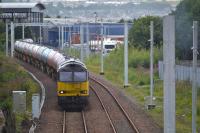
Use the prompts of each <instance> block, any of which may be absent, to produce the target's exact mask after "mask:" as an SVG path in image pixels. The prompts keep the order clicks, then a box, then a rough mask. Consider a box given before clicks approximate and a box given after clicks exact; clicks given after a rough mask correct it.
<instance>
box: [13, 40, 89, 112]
mask: <svg viewBox="0 0 200 133" xmlns="http://www.w3.org/2000/svg"><path fill="white" fill-rule="evenodd" d="M14 49H15V57H17V58H19V59H21V60H23V61H25V62H28V63H30V64H32V65H33V66H35V67H37V68H39V69H41V71H43V72H44V73H47V74H48V75H49V76H51V77H52V78H53V79H55V80H56V82H57V88H56V89H57V96H58V104H59V105H60V106H61V107H62V108H63V109H70V108H83V107H85V106H86V104H87V100H88V96H89V83H88V71H87V68H86V66H85V65H84V64H83V63H82V62H80V61H79V60H78V59H74V58H68V57H66V56H64V55H63V54H61V53H59V52H58V51H55V50H53V49H50V48H47V47H44V46H39V45H36V44H33V43H32V42H31V41H30V40H28V41H26V40H20V41H16V42H15V45H14Z"/></svg>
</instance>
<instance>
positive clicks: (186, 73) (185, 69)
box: [158, 61, 200, 87]
mask: <svg viewBox="0 0 200 133" xmlns="http://www.w3.org/2000/svg"><path fill="white" fill-rule="evenodd" d="M163 67H164V66H163V61H159V62H158V70H159V71H158V72H159V78H160V79H161V80H163V76H164V75H163V70H164V69H163ZM175 79H176V80H185V81H190V82H192V66H183V65H176V66H175ZM197 85H198V86H199V87H200V67H198V68H197Z"/></svg>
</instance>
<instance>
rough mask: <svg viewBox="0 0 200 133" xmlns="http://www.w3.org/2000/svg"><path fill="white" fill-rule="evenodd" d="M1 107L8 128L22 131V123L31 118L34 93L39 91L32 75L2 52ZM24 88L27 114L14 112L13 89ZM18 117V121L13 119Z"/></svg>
mask: <svg viewBox="0 0 200 133" xmlns="http://www.w3.org/2000/svg"><path fill="white" fill-rule="evenodd" d="M0 73H1V74H0V109H2V110H3V113H4V116H5V115H9V116H5V118H6V121H7V124H8V125H7V127H6V129H8V130H9V128H11V127H9V126H12V128H15V125H16V129H17V132H21V130H22V128H21V126H22V125H21V124H22V123H23V122H24V121H27V118H30V111H31V97H32V94H33V93H38V91H39V86H38V84H37V83H36V82H35V81H34V80H33V79H32V77H31V76H30V75H29V74H28V73H27V72H26V71H25V70H24V69H23V68H22V67H21V66H20V65H18V64H17V63H16V61H15V60H14V59H11V58H7V57H5V56H4V55H3V53H1V52H0ZM14 90H22V91H23V90H24V91H26V95H27V100H26V101H27V112H26V113H25V114H13V113H12V91H14ZM15 118H16V123H12V122H15V121H14V120H13V119H15Z"/></svg>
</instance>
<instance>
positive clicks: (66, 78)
mask: <svg viewBox="0 0 200 133" xmlns="http://www.w3.org/2000/svg"><path fill="white" fill-rule="evenodd" d="M72 76H73V75H72V72H60V73H59V80H60V81H61V82H72V81H73V77H72Z"/></svg>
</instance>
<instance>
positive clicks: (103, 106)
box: [90, 85, 117, 133]
mask: <svg viewBox="0 0 200 133" xmlns="http://www.w3.org/2000/svg"><path fill="white" fill-rule="evenodd" d="M90 88H91V90H93V91H94V93H95V95H96V96H97V98H98V99H99V101H100V103H101V106H102V108H103V110H104V111H105V113H106V116H107V118H108V120H109V122H110V125H111V127H112V129H113V132H114V133H117V131H116V129H115V126H114V124H113V122H112V120H111V118H110V115H109V113H108V111H107V109H106V108H105V105H104V104H103V102H102V100H101V98H100V97H99V95H98V94H97V92H96V91H95V89H94V88H93V87H92V86H91V85H90Z"/></svg>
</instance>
